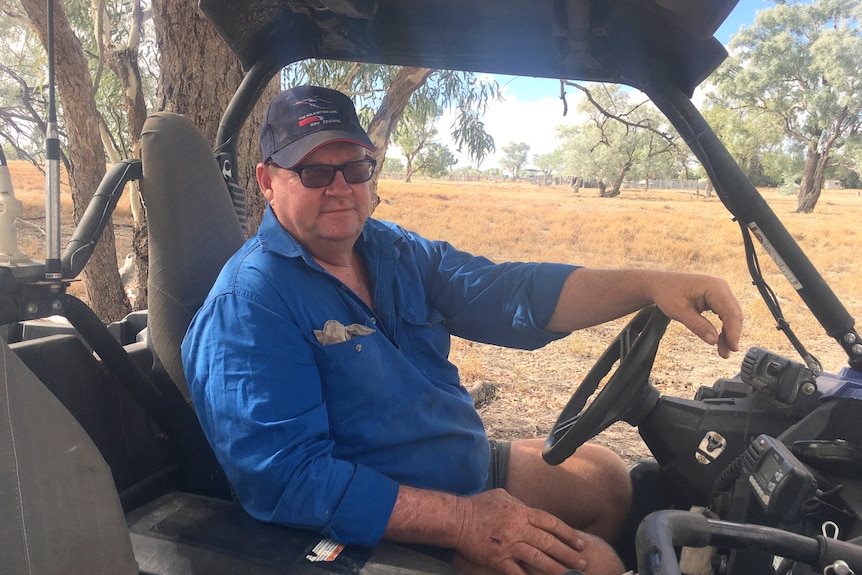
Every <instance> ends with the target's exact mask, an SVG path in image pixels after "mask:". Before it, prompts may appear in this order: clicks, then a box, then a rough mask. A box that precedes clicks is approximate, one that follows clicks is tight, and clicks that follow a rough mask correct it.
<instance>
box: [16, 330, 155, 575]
mask: <svg viewBox="0 0 862 575" xmlns="http://www.w3.org/2000/svg"><path fill="white" fill-rule="evenodd" d="M0 462H2V464H0V517H2V518H3V523H2V526H0V573H3V575H19V574H20V575H24V574H27V575H56V574H57V573H64V574H69V575H76V574H81V575H84V574H86V575H102V574H104V575H115V574H116V575H132V574H137V573H138V564H137V563H136V562H135V557H134V554H133V552H132V544H131V540H130V539H129V533H128V529H127V526H126V521H125V518H124V517H123V510H122V507H121V505H120V499H119V497H118V495H117V491H116V488H115V487H114V481H113V479H112V476H111V470H110V469H109V468H108V465H107V464H106V463H105V460H104V459H103V458H102V456H101V454H100V453H99V450H98V449H97V448H96V446H95V445H94V444H93V442H92V440H91V439H90V437H89V436H88V435H87V433H86V432H85V431H84V429H83V428H82V427H81V426H80V425H79V424H78V422H77V421H75V418H74V417H72V415H71V414H70V413H69V412H68V411H67V410H66V408H65V407H63V405H62V404H61V403H60V401H59V400H58V399H57V398H56V397H54V395H53V394H52V393H51V392H50V391H48V389H47V388H46V387H45V386H44V385H42V383H41V382H40V381H39V379H38V378H37V377H36V376H35V375H34V374H33V373H32V372H31V371H30V370H29V369H28V368H27V366H25V365H24V363H23V362H22V361H21V360H20V359H19V358H18V356H17V355H16V354H15V353H14V352H13V351H12V350H11V349H10V348H9V346H8V345H7V344H6V342H5V341H3V340H2V339H0Z"/></svg>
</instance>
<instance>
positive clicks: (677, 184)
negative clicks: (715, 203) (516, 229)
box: [380, 172, 707, 190]
mask: <svg viewBox="0 0 862 575" xmlns="http://www.w3.org/2000/svg"><path fill="white" fill-rule="evenodd" d="M380 177H381V178H384V179H387V180H403V179H404V177H405V174H404V173H403V172H402V173H399V172H381V174H380ZM411 180H416V181H423V182H427V181H448V182H512V181H517V182H527V183H531V184H535V185H537V186H543V185H550V186H568V185H571V182H572V178H571V177H565V178H564V177H561V176H548V177H547V178H546V177H545V176H542V175H530V176H527V177H519V178H517V180H513V179H512V178H511V177H510V176H506V175H500V176H491V175H486V174H450V175H448V176H443V177H439V178H432V177H429V176H422V175H418V174H413V176H412V177H411ZM706 185H707V184H706V182H703V181H697V180H650V181H649V186H646V184H645V182H644V180H641V181H640V182H628V181H626V182H623V185H622V188H623V189H630V190H631V189H645V188H658V189H662V190H705V189H706ZM581 187H583V188H598V187H599V184H598V182H595V181H589V180H587V181H585V182H583V183H582V184H581Z"/></svg>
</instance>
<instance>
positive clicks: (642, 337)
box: [542, 306, 670, 465]
mask: <svg viewBox="0 0 862 575" xmlns="http://www.w3.org/2000/svg"><path fill="white" fill-rule="evenodd" d="M668 323H670V320H669V319H668V317H667V316H666V315H665V314H664V313H663V312H662V311H661V310H660V309H658V308H657V307H655V306H650V307H647V308H644V309H642V310H641V311H639V312H638V313H637V315H635V317H634V318H632V320H631V321H630V322H629V324H628V325H627V326H626V327H625V328H624V329H623V330H622V331H621V332H620V334H619V335H618V336H617V337H616V339H614V341H613V342H612V343H611V344H610V346H608V349H606V350H605V352H604V353H603V354H602V356H601V357H600V358H599V359H598V361H596V364H595V365H594V366H593V368H592V369H591V370H590V372H589V373H588V374H587V376H586V377H585V378H584V381H583V382H581V385H579V386H578V389H577V390H575V393H574V394H573V395H572V398H571V399H570V400H569V403H568V404H567V405H566V407H565V408H564V409H563V411H562V413H560V416H559V417H558V418H557V422H556V423H555V424H554V427H553V429H551V433H550V434H548V439H547V440H546V441H545V448H544V450H543V452H542V457H543V458H544V460H545V461H546V462H548V463H550V464H551V465H559V464H560V463H562V462H563V461H565V460H566V459H568V458H569V457H570V456H571V455H572V454H573V453H574V452H575V450H577V449H578V447H580V446H581V445H583V444H584V443H585V442H586V441H587V440H589V439H590V438H592V437H594V436H596V435H597V434H598V433H600V432H601V431H603V430H604V429H606V428H607V427H608V426H609V425H611V424H612V423H615V422H617V421H625V422H627V423H629V424H631V425H633V426H637V425H638V424H639V423H640V422H641V421H643V419H644V418H645V417H646V415H647V414H648V413H649V412H650V410H652V408H653V407H654V406H655V404H656V402H657V401H658V398H659V395H660V394H659V391H658V390H657V389H656V388H655V387H654V386H653V385H652V384H651V383H650V381H649V374H650V371H651V370H652V366H653V362H654V361H655V354H656V352H657V351H658V344H659V342H660V341H661V338H662V336H663V335H664V332H665V330H666V329H667V325H668ZM617 361H619V366H618V367H617V369H616V371H615V372H614V374H613V375H612V376H611V377H610V379H608V381H607V383H606V384H605V386H604V387H603V388H602V390H601V391H600V392H599V394H598V395H597V396H596V398H595V399H594V400H593V402H592V403H591V404H590V405H589V406H588V407H587V408H586V409H585V408H584V406H585V405H586V403H587V400H588V399H589V398H590V397H592V395H593V394H594V393H595V391H596V389H598V387H599V384H600V383H601V381H602V380H603V379H604V378H605V376H606V375H607V374H608V373H609V372H610V370H611V368H612V367H613V366H614V364H616V363H617Z"/></svg>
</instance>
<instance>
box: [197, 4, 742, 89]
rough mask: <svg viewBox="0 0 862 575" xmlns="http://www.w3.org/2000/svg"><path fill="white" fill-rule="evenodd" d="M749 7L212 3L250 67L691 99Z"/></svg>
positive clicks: (206, 7) (219, 24) (210, 12)
mask: <svg viewBox="0 0 862 575" xmlns="http://www.w3.org/2000/svg"><path fill="white" fill-rule="evenodd" d="M737 1H738V0H247V1H244V2H236V1H235V0H200V7H201V9H202V10H203V12H204V14H205V15H206V16H207V18H209V20H210V21H211V22H212V24H213V25H214V26H215V28H216V30H218V32H219V33H220V34H221V36H222V37H223V38H224V39H225V41H226V42H227V43H228V45H229V46H230V48H231V49H232V50H233V51H234V53H236V55H237V56H238V57H239V59H240V61H241V62H242V64H243V66H245V67H246V69H248V68H250V67H251V66H252V65H253V64H254V63H255V62H257V61H259V60H265V61H269V62H271V63H272V64H273V65H277V66H285V65H287V64H290V63H292V62H295V61H298V60H302V59H306V58H322V59H334V60H349V61H355V62H368V63H377V64H396V65H402V66H420V67H427V68H436V69H451V70H470V71H474V72H488V73H499V74H512V75H521V76H537V77H547V78H562V79H570V80H588V81H602V82H614V83H622V84H628V85H633V86H644V85H649V84H651V83H654V82H670V83H672V84H673V85H675V86H677V87H678V88H680V89H681V90H683V91H684V92H685V93H687V94H689V95H690V94H691V93H692V92H693V90H694V88H695V87H696V86H697V85H698V84H699V83H700V82H702V81H703V80H704V79H705V78H706V77H707V76H708V75H709V74H710V73H711V72H712V71H713V70H714V69H715V68H716V67H717V66H718V65H719V64H720V63H721V62H722V61H723V60H724V58H725V57H726V56H727V53H726V52H725V50H724V48H723V47H722V45H721V43H719V42H718V41H717V40H716V39H715V38H713V36H712V35H713V34H714V32H715V30H716V29H717V28H718V26H719V25H720V24H721V23H722V22H723V21H724V19H725V18H726V17H727V15H728V14H729V13H730V11H731V10H732V9H733V8H734V6H735V5H736V3H737Z"/></svg>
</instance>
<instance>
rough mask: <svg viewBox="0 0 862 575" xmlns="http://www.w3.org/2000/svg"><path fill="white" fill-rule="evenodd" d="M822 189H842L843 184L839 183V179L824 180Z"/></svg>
mask: <svg viewBox="0 0 862 575" xmlns="http://www.w3.org/2000/svg"><path fill="white" fill-rule="evenodd" d="M823 189H824V190H843V189H844V186H843V185H842V184H841V180H826V181H824V182H823Z"/></svg>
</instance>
